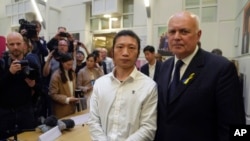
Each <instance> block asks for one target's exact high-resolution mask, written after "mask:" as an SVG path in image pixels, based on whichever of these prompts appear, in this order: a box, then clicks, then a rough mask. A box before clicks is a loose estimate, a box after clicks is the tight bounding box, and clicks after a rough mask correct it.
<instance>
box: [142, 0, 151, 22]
mask: <svg viewBox="0 0 250 141" xmlns="http://www.w3.org/2000/svg"><path fill="white" fill-rule="evenodd" d="M144 4H145V7H146V12H147V17H148V18H150V17H151V10H150V5H149V0H144Z"/></svg>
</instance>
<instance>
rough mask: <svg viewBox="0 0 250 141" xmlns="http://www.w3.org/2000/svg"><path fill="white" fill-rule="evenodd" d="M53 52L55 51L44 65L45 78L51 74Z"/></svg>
mask: <svg viewBox="0 0 250 141" xmlns="http://www.w3.org/2000/svg"><path fill="white" fill-rule="evenodd" d="M53 52H54V50H53V51H51V52H50V53H49V55H48V58H47V61H46V62H45V64H44V67H43V76H44V77H46V76H48V75H49V74H50V67H51V64H50V62H51V59H52V57H53Z"/></svg>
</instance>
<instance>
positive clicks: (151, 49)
mask: <svg viewBox="0 0 250 141" xmlns="http://www.w3.org/2000/svg"><path fill="white" fill-rule="evenodd" d="M145 51H149V52H151V53H155V48H154V47H153V46H150V45H147V46H146V47H145V48H144V49H143V52H145Z"/></svg>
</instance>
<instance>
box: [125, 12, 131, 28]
mask: <svg viewBox="0 0 250 141" xmlns="http://www.w3.org/2000/svg"><path fill="white" fill-rule="evenodd" d="M125 27H133V15H124V16H123V28H125Z"/></svg>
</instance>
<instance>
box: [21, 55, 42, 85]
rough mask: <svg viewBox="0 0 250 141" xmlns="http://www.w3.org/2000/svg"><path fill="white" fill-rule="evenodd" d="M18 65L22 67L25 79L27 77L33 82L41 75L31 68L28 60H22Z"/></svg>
mask: <svg viewBox="0 0 250 141" xmlns="http://www.w3.org/2000/svg"><path fill="white" fill-rule="evenodd" d="M17 63H18V64H20V65H21V67H22V70H21V73H23V74H24V76H25V77H27V78H29V79H31V80H35V79H36V78H37V77H38V75H39V74H38V71H37V70H36V69H34V68H31V67H30V66H29V61H28V60H20V61H19V62H17Z"/></svg>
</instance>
